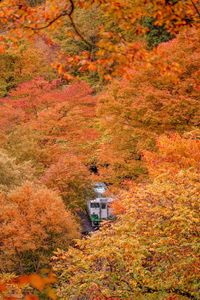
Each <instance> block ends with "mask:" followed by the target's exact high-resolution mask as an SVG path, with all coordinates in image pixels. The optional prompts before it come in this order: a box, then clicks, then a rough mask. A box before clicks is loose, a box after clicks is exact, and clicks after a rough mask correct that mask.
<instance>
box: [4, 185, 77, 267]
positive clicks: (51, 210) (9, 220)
mask: <svg viewBox="0 0 200 300" xmlns="http://www.w3.org/2000/svg"><path fill="white" fill-rule="evenodd" d="M0 197H1V198H0V202H1V212H0V220H1V228H0V239H1V245H0V249H1V255H0V259H1V269H2V270H4V271H5V270H7V271H8V270H13V269H14V270H16V272H19V273H23V272H24V271H25V268H26V266H25V257H26V254H27V253H30V254H31V255H32V259H33V264H34V267H33V268H35V270H37V269H38V267H39V265H40V263H41V262H42V260H43V259H44V257H42V256H43V253H44V252H45V251H47V250H48V251H49V253H50V252H51V249H53V248H55V247H63V246H67V245H68V244H69V243H70V242H71V241H72V239H73V238H76V237H78V236H79V233H78V225H77V224H76V222H75V220H74V219H73V216H72V215H71V214H70V212H68V211H66V209H65V206H64V204H63V202H62V200H61V199H60V198H59V197H58V196H57V194H56V193H54V192H52V191H50V190H48V189H47V188H45V187H39V186H38V187H37V186H32V185H30V184H24V185H23V186H22V187H20V188H17V189H15V190H14V191H12V192H11V193H9V194H8V195H5V194H1V195H0ZM39 253H40V255H39V257H37V255H38V254H39ZM5 257H6V263H5V261H4V260H5ZM34 257H35V258H34ZM13 258H14V261H13ZM34 260H35V262H34ZM3 261H4V263H3ZM13 263H14V265H13Z"/></svg>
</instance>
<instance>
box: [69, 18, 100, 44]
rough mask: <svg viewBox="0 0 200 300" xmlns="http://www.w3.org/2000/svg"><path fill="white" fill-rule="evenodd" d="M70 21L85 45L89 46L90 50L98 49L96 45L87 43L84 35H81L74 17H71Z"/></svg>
mask: <svg viewBox="0 0 200 300" xmlns="http://www.w3.org/2000/svg"><path fill="white" fill-rule="evenodd" d="M69 19H70V22H71V25H72V27H73V29H74V31H75V33H76V34H77V35H78V36H79V37H80V39H81V40H82V41H83V42H84V43H85V44H87V45H88V46H89V47H90V48H94V47H97V46H96V45H95V44H92V43H90V42H89V41H87V40H86V39H85V38H84V37H83V35H82V34H81V33H80V31H79V30H78V28H77V27H76V24H75V23H74V20H73V18H72V16H70V15H69Z"/></svg>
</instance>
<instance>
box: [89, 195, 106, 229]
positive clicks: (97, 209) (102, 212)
mask: <svg viewBox="0 0 200 300" xmlns="http://www.w3.org/2000/svg"><path fill="white" fill-rule="evenodd" d="M111 202H112V198H95V199H94V200H89V201H88V202H87V208H88V214H89V217H90V220H91V223H92V226H93V227H95V226H98V225H99V223H100V221H101V220H107V219H110V218H111V217H112V210H111V208H110V203H111Z"/></svg>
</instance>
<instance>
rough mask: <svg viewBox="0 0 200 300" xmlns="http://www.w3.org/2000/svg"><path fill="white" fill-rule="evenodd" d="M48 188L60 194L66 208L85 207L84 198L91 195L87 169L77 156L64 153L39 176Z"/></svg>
mask: <svg viewBox="0 0 200 300" xmlns="http://www.w3.org/2000/svg"><path fill="white" fill-rule="evenodd" d="M41 182H43V183H44V184H45V185H47V187H48V188H51V189H55V190H57V191H58V192H60V194H61V195H62V198H63V200H64V202H65V204H66V206H67V207H68V208H71V209H73V210H74V209H78V210H79V209H80V208H85V199H87V198H89V197H90V196H92V189H91V183H90V180H89V171H88V169H87V168H86V167H85V166H84V164H83V163H81V161H80V160H79V159H78V157H77V156H74V155H72V154H65V155H64V156H61V157H60V158H59V160H58V161H57V162H56V163H55V164H52V165H51V166H50V168H49V169H47V171H46V172H45V174H44V175H43V177H42V178H41Z"/></svg>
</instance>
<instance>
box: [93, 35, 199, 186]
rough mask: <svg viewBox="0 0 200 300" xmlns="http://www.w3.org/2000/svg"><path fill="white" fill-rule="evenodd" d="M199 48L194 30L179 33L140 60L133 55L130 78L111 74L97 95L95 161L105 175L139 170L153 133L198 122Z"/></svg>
mask: <svg viewBox="0 0 200 300" xmlns="http://www.w3.org/2000/svg"><path fill="white" fill-rule="evenodd" d="M199 49H200V45H199V34H198V31H195V30H194V31H193V30H191V31H187V32H185V33H183V34H180V35H179V36H178V37H177V38H176V39H174V40H172V41H169V42H167V43H164V44H163V45H160V46H159V47H158V48H157V49H156V50H155V51H152V52H151V53H150V54H149V55H148V57H147V62H146V63H142V62H141V61H137V60H135V64H133V66H132V69H130V79H129V80H128V79H126V80H115V81H114V82H112V84H111V85H110V86H109V87H108V88H107V91H106V92H103V93H102V95H100V102H99V105H98V116H99V118H100V122H101V128H102V130H103V133H104V139H103V142H102V143H101V146H100V150H99V156H98V158H99V160H98V163H99V167H100V169H101V172H102V175H103V177H105V178H106V180H108V181H110V182H111V183H112V182H118V183H120V182H121V181H122V180H123V178H124V179H126V178H127V179H131V178H132V179H134V178H135V177H138V176H141V175H142V174H144V175H145V174H146V168H145V166H144V164H143V161H142V156H141V152H142V151H143V150H144V149H146V150H152V149H155V139H156V137H157V136H159V135H160V134H162V133H166V132H168V133H170V132H171V133H172V132H180V133H181V132H184V131H190V130H193V129H195V128H196V127H197V126H198V125H199V78H200V77H199V69H200V65H199V61H200V56H199V55H200V53H199ZM148 61H150V64H148ZM177 151H178V150H177Z"/></svg>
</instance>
